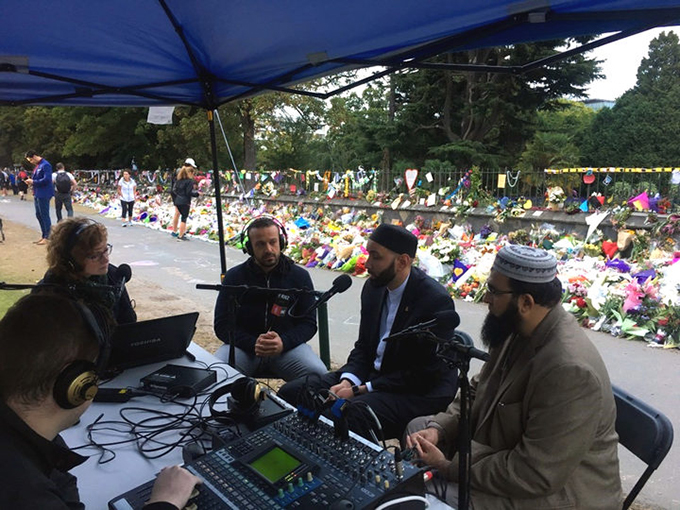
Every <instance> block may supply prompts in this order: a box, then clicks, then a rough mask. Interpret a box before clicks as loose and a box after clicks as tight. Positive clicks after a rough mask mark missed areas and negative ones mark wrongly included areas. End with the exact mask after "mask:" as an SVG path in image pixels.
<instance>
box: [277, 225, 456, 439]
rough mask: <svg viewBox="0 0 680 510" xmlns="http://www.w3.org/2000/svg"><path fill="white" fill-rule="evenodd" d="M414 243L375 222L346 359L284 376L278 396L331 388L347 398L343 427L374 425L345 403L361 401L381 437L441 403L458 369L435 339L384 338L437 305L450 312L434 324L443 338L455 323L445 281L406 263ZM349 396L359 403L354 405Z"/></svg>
mask: <svg viewBox="0 0 680 510" xmlns="http://www.w3.org/2000/svg"><path fill="white" fill-rule="evenodd" d="M417 244H418V240H417V239H416V237H415V236H414V235H413V234H411V233H410V232H408V231H407V230H406V229H404V228H402V227H397V226H394V225H388V224H382V225H380V226H379V227H378V228H377V229H376V230H375V231H374V232H373V234H371V236H370V238H369V240H368V243H367V244H366V248H367V249H368V260H367V261H366V269H367V270H368V273H369V275H370V278H369V280H368V281H367V282H366V283H365V284H364V288H363V290H362V292H361V323H360V325H359V339H358V340H357V342H356V343H355V344H354V349H353V350H352V352H351V353H350V355H349V358H348V359H347V363H346V364H345V366H343V367H342V368H341V369H340V370H338V371H337V372H329V373H328V374H326V375H325V376H323V377H321V378H319V379H313V378H306V379H305V378H303V379H298V380H297V381H293V382H291V383H288V384H285V385H284V386H283V387H282V388H281V389H280V390H279V396H281V397H282V398H284V399H285V400H287V401H288V402H290V403H291V404H293V405H299V404H301V403H304V401H305V400H306V398H307V396H308V395H309V392H310V391H312V392H318V391H319V390H322V393H324V391H323V390H330V392H332V395H331V398H336V397H337V398H340V399H348V400H349V403H350V405H349V409H348V413H347V416H346V418H347V422H348V425H349V428H350V429H352V430H354V431H355V432H357V433H359V434H362V435H364V436H369V429H371V428H373V429H375V427H374V426H372V424H371V421H370V419H368V420H367V417H366V414H365V413H362V412H352V408H355V409H358V408H359V407H362V406H363V405H364V404H365V405H368V406H370V408H371V409H372V410H373V411H374V413H375V415H376V416H377V418H378V419H379V421H380V423H381V425H382V430H383V432H384V435H385V438H394V437H401V434H402V433H403V431H404V429H405V427H406V424H407V423H408V422H409V421H410V420H411V419H412V418H415V417H416V416H420V415H422V412H423V410H425V409H440V410H441V409H444V408H445V407H446V406H447V404H448V403H449V402H451V400H452V399H453V397H454V395H455V394H456V388H457V374H456V371H455V370H450V369H448V368H447V367H446V366H445V365H444V363H443V361H442V360H440V359H439V358H437V356H436V344H435V343H434V342H431V341H430V340H427V339H425V338H423V337H422V336H418V335H404V336H403V337H401V338H395V339H390V340H387V341H386V340H385V338H387V337H388V336H390V335H391V334H394V333H397V332H399V331H402V330H403V329H405V328H407V327H409V326H413V325H415V324H420V323H422V322H425V321H428V320H430V319H433V318H434V317H435V315H437V314H438V313H441V312H446V311H449V312H451V319H450V321H448V323H447V324H438V325H437V326H436V327H435V328H433V330H432V332H433V333H434V334H435V335H436V336H437V337H439V338H446V339H448V338H450V337H451V336H452V335H453V332H454V329H455V327H456V326H457V325H458V322H459V320H458V317H457V314H456V313H455V308H454V304H453V300H452V299H451V297H450V296H449V295H448V293H447V292H446V290H445V289H444V287H442V286H441V285H440V284H439V283H437V282H436V281H435V280H433V279H432V278H430V277H429V276H427V275H426V274H425V273H423V271H421V270H420V269H418V268H415V267H412V263H413V259H414V257H415V255H416V249H417ZM325 393H326V394H328V392H327V391H325ZM356 402H361V403H362V406H353V405H352V404H354V403H356Z"/></svg>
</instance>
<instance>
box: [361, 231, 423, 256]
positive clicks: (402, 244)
mask: <svg viewBox="0 0 680 510" xmlns="http://www.w3.org/2000/svg"><path fill="white" fill-rule="evenodd" d="M369 239H370V240H371V241H373V242H375V243H378V244H379V245H380V246H384V247H385V248H387V249H388V250H392V251H393V252H394V253H397V254H399V255H401V254H402V253H405V254H406V255H408V256H409V257H411V258H415V256H416V250H417V249H418V238H417V237H416V236H414V235H413V234H411V232H409V231H408V230H406V229H405V228H404V227H398V226H397V225H390V224H389V223H383V224H381V225H379V226H378V228H376V229H375V230H374V231H373V233H372V234H371V235H370V237H369Z"/></svg>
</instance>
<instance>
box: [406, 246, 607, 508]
mask: <svg viewBox="0 0 680 510" xmlns="http://www.w3.org/2000/svg"><path fill="white" fill-rule="evenodd" d="M561 298H562V285H561V283H560V280H559V279H558V278H557V262H556V260H555V258H554V257H553V256H552V255H550V254H549V253H547V252H545V251H543V250H540V249H538V248H531V247H528V246H520V245H507V246H505V247H503V248H502V249H501V250H500V251H499V252H498V254H497V255H496V259H495V261H494V264H493V267H492V269H491V273H490V275H489V279H488V281H487V291H486V294H485V296H484V302H485V303H487V304H488V305H489V312H488V314H487V316H486V319H485V320H484V324H483V326H482V341H483V342H484V344H485V345H486V346H488V347H489V348H490V351H489V353H490V355H491V359H490V360H489V361H488V362H487V363H486V364H485V365H484V366H483V368H482V370H481V372H480V373H479V374H477V375H475V376H474V377H473V378H472V381H471V387H472V409H471V413H470V418H471V437H472V445H471V470H470V471H471V473H470V487H471V498H470V501H471V503H472V505H471V507H472V508H474V509H475V510H480V509H481V510H483V509H494V510H496V509H533V508H541V509H545V508H589V509H614V508H621V481H620V479H619V461H618V450H617V449H618V436H617V434H616V430H615V423H616V404H615V401H614V396H613V393H612V387H611V383H610V381H609V375H608V374H607V369H606V368H605V365H604V363H603V361H602V358H601V357H600V354H599V353H598V351H597V349H596V348H595V346H594V345H593V344H592V342H591V341H590V340H589V339H588V337H587V336H586V335H585V333H584V332H583V330H582V329H581V327H580V326H579V325H578V323H577V322H576V320H575V319H574V317H573V316H571V315H570V314H569V313H567V312H566V311H565V310H564V309H563V308H562V306H561V304H560V302H561ZM459 419H460V401H459V398H456V400H455V401H454V402H453V403H452V404H451V405H450V406H449V408H448V409H447V410H446V412H443V413H439V414H437V415H435V416H424V417H421V418H417V419H415V420H413V421H412V422H411V423H410V424H409V426H408V428H407V437H406V443H407V446H409V447H415V451H416V453H417V455H418V456H419V458H420V460H422V461H423V462H424V463H425V464H427V465H428V466H432V467H434V468H436V469H437V470H438V471H439V472H440V473H444V475H445V477H446V478H447V479H448V480H449V481H450V482H453V483H451V484H450V485H449V488H448V491H447V501H448V502H449V503H453V504H454V505H455V504H456V503H457V495H458V487H457V485H455V482H457V481H458V478H459V475H458V455H457V454H456V440H457V435H458V427H459V423H458V422H459Z"/></svg>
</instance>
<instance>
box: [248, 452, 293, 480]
mask: <svg viewBox="0 0 680 510" xmlns="http://www.w3.org/2000/svg"><path fill="white" fill-rule="evenodd" d="M300 464H302V462H301V461H300V460H299V459H297V458H295V457H293V456H292V455H291V454H289V453H288V452H286V451H285V450H283V449H282V448H280V447H278V446H274V447H273V448H272V449H271V450H268V451H267V452H265V453H264V454H263V455H260V456H259V457H257V458H256V459H253V460H251V461H250V462H248V465H249V466H250V467H251V468H252V469H253V470H254V471H255V472H257V473H258V474H259V475H261V476H263V477H264V478H266V479H267V480H269V481H270V482H271V483H276V482H278V481H279V480H281V479H282V478H283V477H284V476H286V475H287V474H288V473H290V472H291V471H293V470H294V469H296V468H297V467H298V466H299V465H300Z"/></svg>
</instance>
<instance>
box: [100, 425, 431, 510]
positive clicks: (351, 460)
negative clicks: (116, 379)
mask: <svg viewBox="0 0 680 510" xmlns="http://www.w3.org/2000/svg"><path fill="white" fill-rule="evenodd" d="M185 467H186V468H187V469H188V470H189V471H191V472H192V473H194V474H195V475H196V476H198V477H199V478H201V480H203V484H202V485H200V486H199V487H198V491H197V494H196V495H195V496H194V497H192V499H191V500H190V504H195V505H196V507H197V508H199V509H202V508H216V509H217V508H233V509H257V510H259V509H263V508H295V509H318V508H331V507H338V508H343V509H352V508H356V509H359V508H368V509H370V508H375V507H376V506H378V505H380V504H382V503H385V502H387V501H389V500H390V499H395V498H400V497H403V496H408V495H423V493H424V482H423V474H422V471H421V470H420V469H419V468H417V467H415V466H413V465H412V464H411V463H409V462H403V474H401V475H400V476H398V475H397V466H396V465H395V461H394V455H392V453H390V452H389V451H387V450H384V449H382V448H380V447H378V446H377V445H374V444H373V443H370V442H368V441H366V440H364V439H363V438H360V437H358V436H354V435H351V436H350V438H349V439H347V440H341V439H339V438H337V437H335V435H334V431H333V427H332V425H329V424H328V423H326V422H325V421H321V420H320V421H318V422H316V423H310V422H308V421H306V420H304V419H303V418H301V417H300V416H299V415H298V414H291V415H289V416H286V417H285V418H282V419H280V420H278V421H276V422H274V423H271V424H269V425H267V426H265V427H263V428H261V429H259V430H257V431H255V432H253V433H251V434H249V435H246V436H244V437H241V438H239V439H236V440H234V441H233V442H231V443H230V444H228V445H226V446H224V447H222V448H220V449H218V450H213V451H212V452H210V453H208V454H206V455H204V456H202V457H200V458H198V459H196V460H195V461H193V462H191V463H190V464H187V465H186V466H185ZM152 486H153V481H150V482H148V483H146V484H144V485H141V486H140V487H137V488H136V489H133V490H131V491H129V492H127V493H125V494H123V495H121V496H119V497H117V498H115V499H113V500H112V501H110V502H109V508H110V509H111V510H137V509H141V508H142V507H143V506H144V503H145V502H146V501H147V500H148V499H149V495H150V493H151V488H152ZM400 508H409V506H408V505H404V506H401V505H400ZM410 508H423V504H422V503H420V502H411V507H410Z"/></svg>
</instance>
